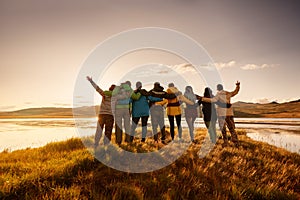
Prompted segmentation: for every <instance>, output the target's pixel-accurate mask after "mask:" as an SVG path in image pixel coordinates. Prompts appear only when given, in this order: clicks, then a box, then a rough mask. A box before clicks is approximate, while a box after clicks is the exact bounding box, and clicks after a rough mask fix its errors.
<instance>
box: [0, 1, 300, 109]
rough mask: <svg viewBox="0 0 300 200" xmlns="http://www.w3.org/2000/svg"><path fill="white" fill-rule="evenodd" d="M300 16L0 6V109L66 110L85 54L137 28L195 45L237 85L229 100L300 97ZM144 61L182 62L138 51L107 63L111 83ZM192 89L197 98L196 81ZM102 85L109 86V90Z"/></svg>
mask: <svg viewBox="0 0 300 200" xmlns="http://www.w3.org/2000/svg"><path fill="white" fill-rule="evenodd" d="M299 8H300V3H299V1H297V0H287V1H282V0H266V1H261V0H253V1H248V0H247V1H241V0H228V1H200V0H151V1H150V0H148V1H147V0H111V1H103V0H97V1H96V0H94V1H89V0H88V1H79V0H60V1H57V0H53V1H45V0H44V1H41V0H39V1H38V0H25V1H16V0H1V1H0V44H1V45H0V91H1V99H0V103H1V105H0V111H4V110H16V109H20V108H28V107H40V106H56V107H60V106H64V107H71V106H72V101H73V91H74V85H75V82H76V78H77V75H78V73H79V71H80V69H81V66H82V64H83V62H84V61H85V59H86V58H88V56H89V54H90V52H91V51H92V50H93V49H94V48H95V47H96V46H97V45H99V44H100V43H101V42H103V41H104V40H106V39H107V38H109V37H111V36H112V35H115V34H118V33H120V32H122V31H126V30H130V29H135V28H143V27H162V28H167V29H173V30H176V31H178V32H181V33H183V34H186V35H188V36H189V37H191V38H193V39H194V40H195V41H197V42H198V43H199V44H200V45H202V46H203V48H204V49H205V50H206V51H207V52H208V54H209V55H210V57H211V58H212V60H213V61H214V64H215V65H216V67H217V68H218V70H219V74H220V76H221V78H222V80H223V83H224V87H225V88H226V89H228V90H233V89H234V84H235V82H236V80H239V81H240V82H241V91H240V93H239V94H238V95H237V96H236V97H235V98H234V99H233V101H247V102H262V103H265V102H268V101H279V102H283V101H289V100H295V99H299V98H300V95H299V94H300V93H299V89H298V86H299V85H300V78H299V74H300V66H299V61H300V37H299V35H300V12H299ZM120 45H122V44H120ZM111 51H113V49H111ZM164 54H166V55H165V56H163V55H164ZM148 63H160V64H162V65H164V66H171V69H174V68H175V69H176V67H177V68H178V67H180V66H182V65H184V63H185V61H184V60H182V59H180V58H178V57H176V56H174V55H171V54H168V53H161V52H160V53H159V52H155V51H153V52H151V51H143V52H136V53H133V54H131V55H127V56H124V57H122V58H120V59H119V60H117V61H116V62H115V63H113V66H114V68H115V71H112V72H111V76H110V77H109V80H110V81H111V83H118V82H120V79H119V78H118V77H117V75H116V74H117V73H118V74H119V76H120V77H126V78H128V79H131V81H132V82H134V81H136V80H134V78H133V76H132V75H131V76H128V72H129V71H130V70H134V69H130V70H129V67H130V66H144V67H145V66H147V64H148ZM99 67H101V66H99ZM166 73H168V72H167V71H166ZM169 73H173V72H172V70H170V72H169ZM87 75H91V76H93V74H87ZM106 78H107V77H106ZM153 79H155V77H153ZM96 80H97V77H96ZM154 81H155V80H154ZM190 81H191V82H190V84H191V85H193V87H194V88H195V92H197V93H199V94H202V93H203V90H204V86H205V85H203V81H202V80H197V79H196V78H194V77H191V78H190ZM174 82H175V83H176V80H174ZM86 83H87V85H88V84H89V83H88V82H86ZM198 83H199V85H197V84H198ZM99 85H100V86H103V87H104V88H107V87H108V82H105V83H103V84H102V85H101V83H99ZM164 86H165V85H164ZM88 87H89V88H90V85H88ZM90 89H91V90H92V88H90ZM180 89H181V90H184V88H183V87H182V86H181V87H180ZM213 89H215V88H213ZM98 100H99V99H96V102H97V101H98ZM98 103H99V101H98Z"/></svg>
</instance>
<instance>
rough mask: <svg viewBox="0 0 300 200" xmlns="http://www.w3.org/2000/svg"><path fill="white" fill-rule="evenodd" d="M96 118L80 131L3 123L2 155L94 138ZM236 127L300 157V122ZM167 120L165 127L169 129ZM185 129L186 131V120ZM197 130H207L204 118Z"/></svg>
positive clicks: (52, 122)
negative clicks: (4, 151) (73, 140)
mask: <svg viewBox="0 0 300 200" xmlns="http://www.w3.org/2000/svg"><path fill="white" fill-rule="evenodd" d="M96 120H97V119H95V118H90V119H82V120H81V123H80V127H81V128H80V129H76V128H75V122H74V119H72V118H70V119H59V118H55V119H54V118H53V119H0V152H1V151H3V150H5V149H7V150H9V151H14V150H17V149H24V148H29V147H30V148H34V147H40V146H44V145H46V144H47V143H49V142H56V141H63V140H66V139H69V138H74V137H79V136H89V135H94V133H95V128H96V122H97V121H96ZM235 122H236V127H237V128H243V129H245V130H246V131H247V135H248V136H249V137H250V138H252V139H254V140H259V141H263V142H267V143H269V144H272V145H275V146H278V147H283V148H285V149H287V150H289V151H291V152H297V153H300V118H293V119H283V118H279V119H275V118H236V119H235ZM168 124H169V123H168V121H167V119H166V125H168ZM182 126H183V127H187V124H186V122H185V119H183V120H182ZM195 127H202V128H204V127H205V126H204V124H203V120H202V118H198V119H197V120H196V122H195Z"/></svg>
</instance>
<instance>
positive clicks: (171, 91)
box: [167, 87, 179, 94]
mask: <svg viewBox="0 0 300 200" xmlns="http://www.w3.org/2000/svg"><path fill="white" fill-rule="evenodd" d="M178 92H179V90H178V89H177V88H176V87H169V88H168V89H167V93H169V94H170V93H178Z"/></svg>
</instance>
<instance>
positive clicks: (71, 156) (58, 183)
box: [0, 129, 300, 199]
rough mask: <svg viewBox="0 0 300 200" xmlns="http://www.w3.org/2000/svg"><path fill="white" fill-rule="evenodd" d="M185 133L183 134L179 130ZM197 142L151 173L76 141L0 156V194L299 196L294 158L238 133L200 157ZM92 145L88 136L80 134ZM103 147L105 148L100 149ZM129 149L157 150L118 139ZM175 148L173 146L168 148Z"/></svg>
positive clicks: (299, 158)
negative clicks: (101, 157)
mask: <svg viewBox="0 0 300 200" xmlns="http://www.w3.org/2000/svg"><path fill="white" fill-rule="evenodd" d="M184 133H185V134H186V132H184ZM205 134H206V131H205V130H202V129H201V130H198V131H197V140H198V141H199V144H194V145H191V146H190V148H189V149H188V150H187V151H186V152H185V153H184V155H182V156H181V157H180V158H179V159H178V160H176V161H175V162H174V163H172V164H171V165H169V166H167V167H165V168H163V169H160V170H157V171H154V172H149V173H141V174H135V173H126V172H120V171H117V170H114V169H111V168H109V167H107V166H105V165H103V164H102V163H100V162H99V161H97V160H95V159H94V157H93V156H92V154H90V152H89V151H88V150H87V148H86V147H85V146H84V145H83V144H82V142H81V140H80V139H71V140H68V141H66V142H59V143H51V144H48V145H46V146H45V147H42V148H37V149H27V150H19V151H14V152H11V153H8V152H2V153H1V154H0V199H299V198H300V179H299V177H300V155H299V154H296V153H289V152H287V151H286V150H284V149H280V148H276V147H274V146H271V145H268V144H265V143H262V142H255V141H253V140H251V139H249V138H248V137H247V136H246V135H245V132H244V131H239V138H240V140H241V146H240V147H239V148H236V147H233V146H229V147H226V148H222V145H221V143H222V142H221V141H219V142H218V144H217V145H216V146H215V147H214V149H213V150H212V151H211V152H210V153H209V154H208V155H207V156H206V157H204V158H202V159H201V158H199V157H198V151H199V149H200V147H201V141H202V140H203V138H204V136H205ZM85 143H86V144H92V142H91V139H89V138H86V139H85ZM101 148H104V147H100V149H101ZM122 148H124V149H127V150H130V151H134V152H147V151H156V150H157V148H160V146H157V145H154V143H153V142H152V141H151V139H148V141H147V143H146V144H143V145H141V143H139V142H134V143H133V144H127V145H126V144H124V145H122ZM174 151H176V149H174Z"/></svg>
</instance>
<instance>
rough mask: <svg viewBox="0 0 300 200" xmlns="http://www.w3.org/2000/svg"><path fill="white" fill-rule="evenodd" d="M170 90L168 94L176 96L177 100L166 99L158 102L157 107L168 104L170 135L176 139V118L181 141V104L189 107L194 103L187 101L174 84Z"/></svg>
mask: <svg viewBox="0 0 300 200" xmlns="http://www.w3.org/2000/svg"><path fill="white" fill-rule="evenodd" d="M168 86H169V88H168V89H167V93H168V94H176V97H175V98H172V99H164V100H163V101H160V102H156V103H155V104H157V105H165V104H167V115H168V119H169V123H170V133H171V137H172V140H174V137H175V130H174V129H175V124H174V118H175V119H176V124H177V129H178V138H179V140H181V138H182V127H181V108H180V105H181V102H185V103H186V104H189V105H194V102H192V101H190V100H189V99H187V98H186V97H185V96H183V95H182V93H181V92H180V91H179V90H178V89H177V88H176V87H175V86H174V83H169V85H168Z"/></svg>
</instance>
